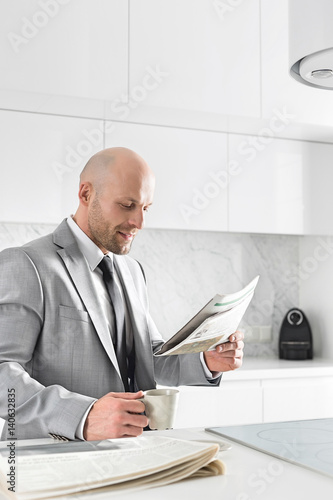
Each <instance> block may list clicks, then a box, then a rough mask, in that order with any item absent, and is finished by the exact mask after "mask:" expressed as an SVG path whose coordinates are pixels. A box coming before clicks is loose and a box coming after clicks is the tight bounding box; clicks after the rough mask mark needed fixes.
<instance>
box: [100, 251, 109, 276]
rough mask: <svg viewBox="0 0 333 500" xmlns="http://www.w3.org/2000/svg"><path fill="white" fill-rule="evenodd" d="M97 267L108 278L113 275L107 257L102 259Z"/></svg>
mask: <svg viewBox="0 0 333 500" xmlns="http://www.w3.org/2000/svg"><path fill="white" fill-rule="evenodd" d="M98 267H99V268H100V270H101V271H102V273H103V274H106V275H109V276H112V275H113V262H112V260H111V259H110V257H109V256H108V255H106V256H105V257H103V259H102V260H101V262H100V263H99V264H98Z"/></svg>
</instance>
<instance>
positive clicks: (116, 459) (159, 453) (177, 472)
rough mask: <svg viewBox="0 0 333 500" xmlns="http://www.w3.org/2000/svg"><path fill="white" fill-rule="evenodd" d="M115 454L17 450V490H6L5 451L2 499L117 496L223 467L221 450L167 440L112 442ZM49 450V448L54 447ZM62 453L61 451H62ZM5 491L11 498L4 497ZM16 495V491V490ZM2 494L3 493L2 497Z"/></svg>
mask: <svg viewBox="0 0 333 500" xmlns="http://www.w3.org/2000/svg"><path fill="white" fill-rule="evenodd" d="M108 442H109V443H110V442H111V443H112V445H113V446H112V447H111V449H101V450H99V451H88V449H86V451H78V450H79V447H74V449H75V450H76V451H74V452H73V451H70V450H71V449H72V450H73V447H72V443H71V442H69V443H66V445H64V446H66V447H67V449H68V452H64V451H63V450H64V446H62V449H61V452H59V453H56V448H57V446H54V447H52V453H50V454H48V453H40V452H37V454H31V453H29V452H27V453H24V450H23V449H22V450H20V451H19V449H18V451H19V453H18V456H17V470H18V477H17V485H16V486H17V488H16V489H15V493H12V492H10V491H8V488H7V487H6V486H7V485H6V467H7V468H8V463H7V460H6V457H5V456H4V454H3V451H2V450H1V457H0V471H1V478H0V486H1V489H0V492H1V491H2V493H3V494H4V495H5V496H4V498H8V499H15V500H38V499H42V498H45V499H46V498H51V497H52V498H58V497H61V496H62V495H68V494H73V493H79V492H82V493H83V492H88V491H89V492H90V493H91V492H92V491H95V490H96V491H99V492H101V491H107V492H109V491H110V493H111V492H112V491H119V489H124V488H134V489H138V488H148V487H152V486H160V485H165V484H169V483H172V482H175V481H178V480H180V479H184V478H186V477H189V476H192V475H194V476H195V475H199V476H201V477H202V476H203V475H218V474H223V473H224V465H223V463H222V462H220V461H219V460H217V454H218V451H219V445H218V444H214V443H209V444H208V443H199V442H195V441H185V440H180V439H174V438H170V437H163V436H147V437H146V436H140V437H138V438H121V439H116V440H108ZM46 448H49V449H50V448H51V447H50V446H48V447H46ZM59 451H60V448H59ZM6 490H7V492H6ZM12 491H13V490H12ZM0 494H1V493H0Z"/></svg>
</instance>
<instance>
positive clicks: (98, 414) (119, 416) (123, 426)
mask: <svg viewBox="0 0 333 500" xmlns="http://www.w3.org/2000/svg"><path fill="white" fill-rule="evenodd" d="M142 395H143V393H142V391H139V392H137V393H134V394H131V393H108V394H106V395H105V396H103V397H102V398H100V399H99V400H98V401H96V402H95V403H94V405H93V406H92V408H91V409H90V412H89V414H88V417H87V419H86V421H85V425H84V432H83V436H84V439H86V440H89V441H90V440H99V439H112V438H119V437H124V436H139V435H140V434H142V431H143V429H144V427H146V426H147V425H148V418H147V417H146V416H145V415H141V413H143V412H144V410H145V405H144V404H143V403H142V401H136V399H137V398H139V397H140V396H142ZM133 396H134V397H133Z"/></svg>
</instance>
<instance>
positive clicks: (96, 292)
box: [0, 148, 243, 440]
mask: <svg viewBox="0 0 333 500" xmlns="http://www.w3.org/2000/svg"><path fill="white" fill-rule="evenodd" d="M154 184H155V180H154V175H153V173H152V171H151V170H150V168H149V166H148V165H147V164H146V162H145V161H144V160H143V159H142V158H141V157H140V156H138V155H137V154H136V153H134V152H133V151H131V150H128V149H126V148H110V149H106V150H104V151H101V152H100V153H97V154H96V155H94V156H93V157H92V158H91V159H90V160H89V161H88V163H87V165H86V166H85V168H84V169H83V171H82V173H81V177H80V187H79V207H78V209H77V211H76V213H75V215H74V216H73V217H69V218H68V219H67V220H64V221H63V222H62V223H61V224H60V225H59V226H58V227H57V229H56V230H55V231H54V233H52V234H50V235H48V236H45V237H43V238H39V239H37V240H35V241H33V242H31V243H28V244H26V245H24V246H23V247H20V248H10V249H7V250H4V251H3V252H1V254H0V276H1V282H0V342H1V349H0V387H1V398H0V399H1V401H0V416H1V417H2V418H4V419H7V418H8V404H7V403H8V401H7V394H8V395H10V399H11V401H12V400H13V397H14V399H15V410H16V414H15V437H16V438H36V437H44V436H47V435H48V433H53V434H57V435H61V436H66V437H67V438H69V439H75V438H80V439H87V440H94V439H107V438H117V437H123V436H138V435H140V434H141V433H142V431H143V429H144V427H145V426H147V424H148V419H147V418H146V416H145V415H143V414H142V413H143V412H144V404H143V403H142V402H141V401H138V399H139V398H140V397H142V394H143V393H142V391H143V390H147V389H151V388H153V387H155V384H156V381H157V382H159V383H160V384H164V385H180V384H182V385H207V386H209V385H218V384H219V382H220V378H221V372H223V371H228V370H233V369H235V368H238V367H239V366H240V365H241V363H242V356H243V340H242V339H243V335H242V333H241V332H235V333H234V334H233V335H232V338H231V339H230V340H231V341H230V342H228V343H226V344H224V345H221V346H218V347H217V348H216V350H215V351H212V352H206V353H204V354H200V355H197V354H188V355H182V356H169V357H157V358H156V357H153V352H154V351H156V350H158V348H159V347H160V346H161V344H162V343H163V340H162V338H161V336H160V335H159V333H158V331H157V329H156V326H155V325H154V323H153V321H152V319H151V317H150V315H149V312H148V303H147V294H146V284H145V278H144V274H143V271H142V268H141V266H140V264H139V263H138V262H136V261H135V260H133V259H131V258H130V257H128V256H127V255H126V254H127V253H128V252H129V250H130V248H131V244H132V242H133V239H134V238H135V235H136V234H137V232H138V231H139V230H140V229H142V228H143V225H144V218H145V213H146V211H147V210H148V209H149V207H150V206H151V204H152V201H153V192H154ZM110 266H111V267H110ZM155 380H156V381H155ZM128 388H130V390H129V389H128ZM110 391H112V392H110ZM8 397H9V396H8ZM11 430H13V426H9V424H7V423H6V424H5V426H4V430H3V434H2V438H3V439H6V438H10V436H13V434H10V431H11Z"/></svg>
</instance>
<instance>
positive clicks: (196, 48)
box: [130, 0, 260, 123]
mask: <svg viewBox="0 0 333 500" xmlns="http://www.w3.org/2000/svg"><path fill="white" fill-rule="evenodd" d="M229 3H230V2H229ZM234 3H236V2H234ZM223 4H228V2H212V1H211V2H208V1H207V0H182V1H181V2H179V1H178V0H168V1H165V0H136V1H135V2H131V4H130V54H131V57H130V87H131V88H132V87H135V86H136V85H138V84H139V83H140V82H141V81H142V77H143V75H144V73H145V71H146V68H147V67H153V68H156V67H158V68H159V69H160V71H161V72H163V75H164V77H163V81H162V80H161V84H160V86H159V87H158V88H156V89H154V90H153V91H152V92H150V93H149V94H148V95H147V96H146V99H145V101H144V102H143V103H142V106H143V107H144V108H147V107H157V108H159V110H160V117H161V120H162V118H163V116H164V110H165V112H167V111H168V110H169V111H170V110H182V111H183V112H184V113H183V114H186V112H190V113H191V116H192V118H193V119H194V121H195V120H196V117H197V115H196V113H200V112H205V113H211V114H217V113H218V114H222V115H240V116H255V117H257V116H259V113H260V21H259V20H260V8H259V2H258V0H246V2H237V7H236V6H234V7H232V6H230V5H229V9H228V8H227V9H225V5H224V6H223ZM227 7H228V6H227ZM175 116H176V115H175ZM156 123H161V122H156ZM162 123H163V122H162Z"/></svg>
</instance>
